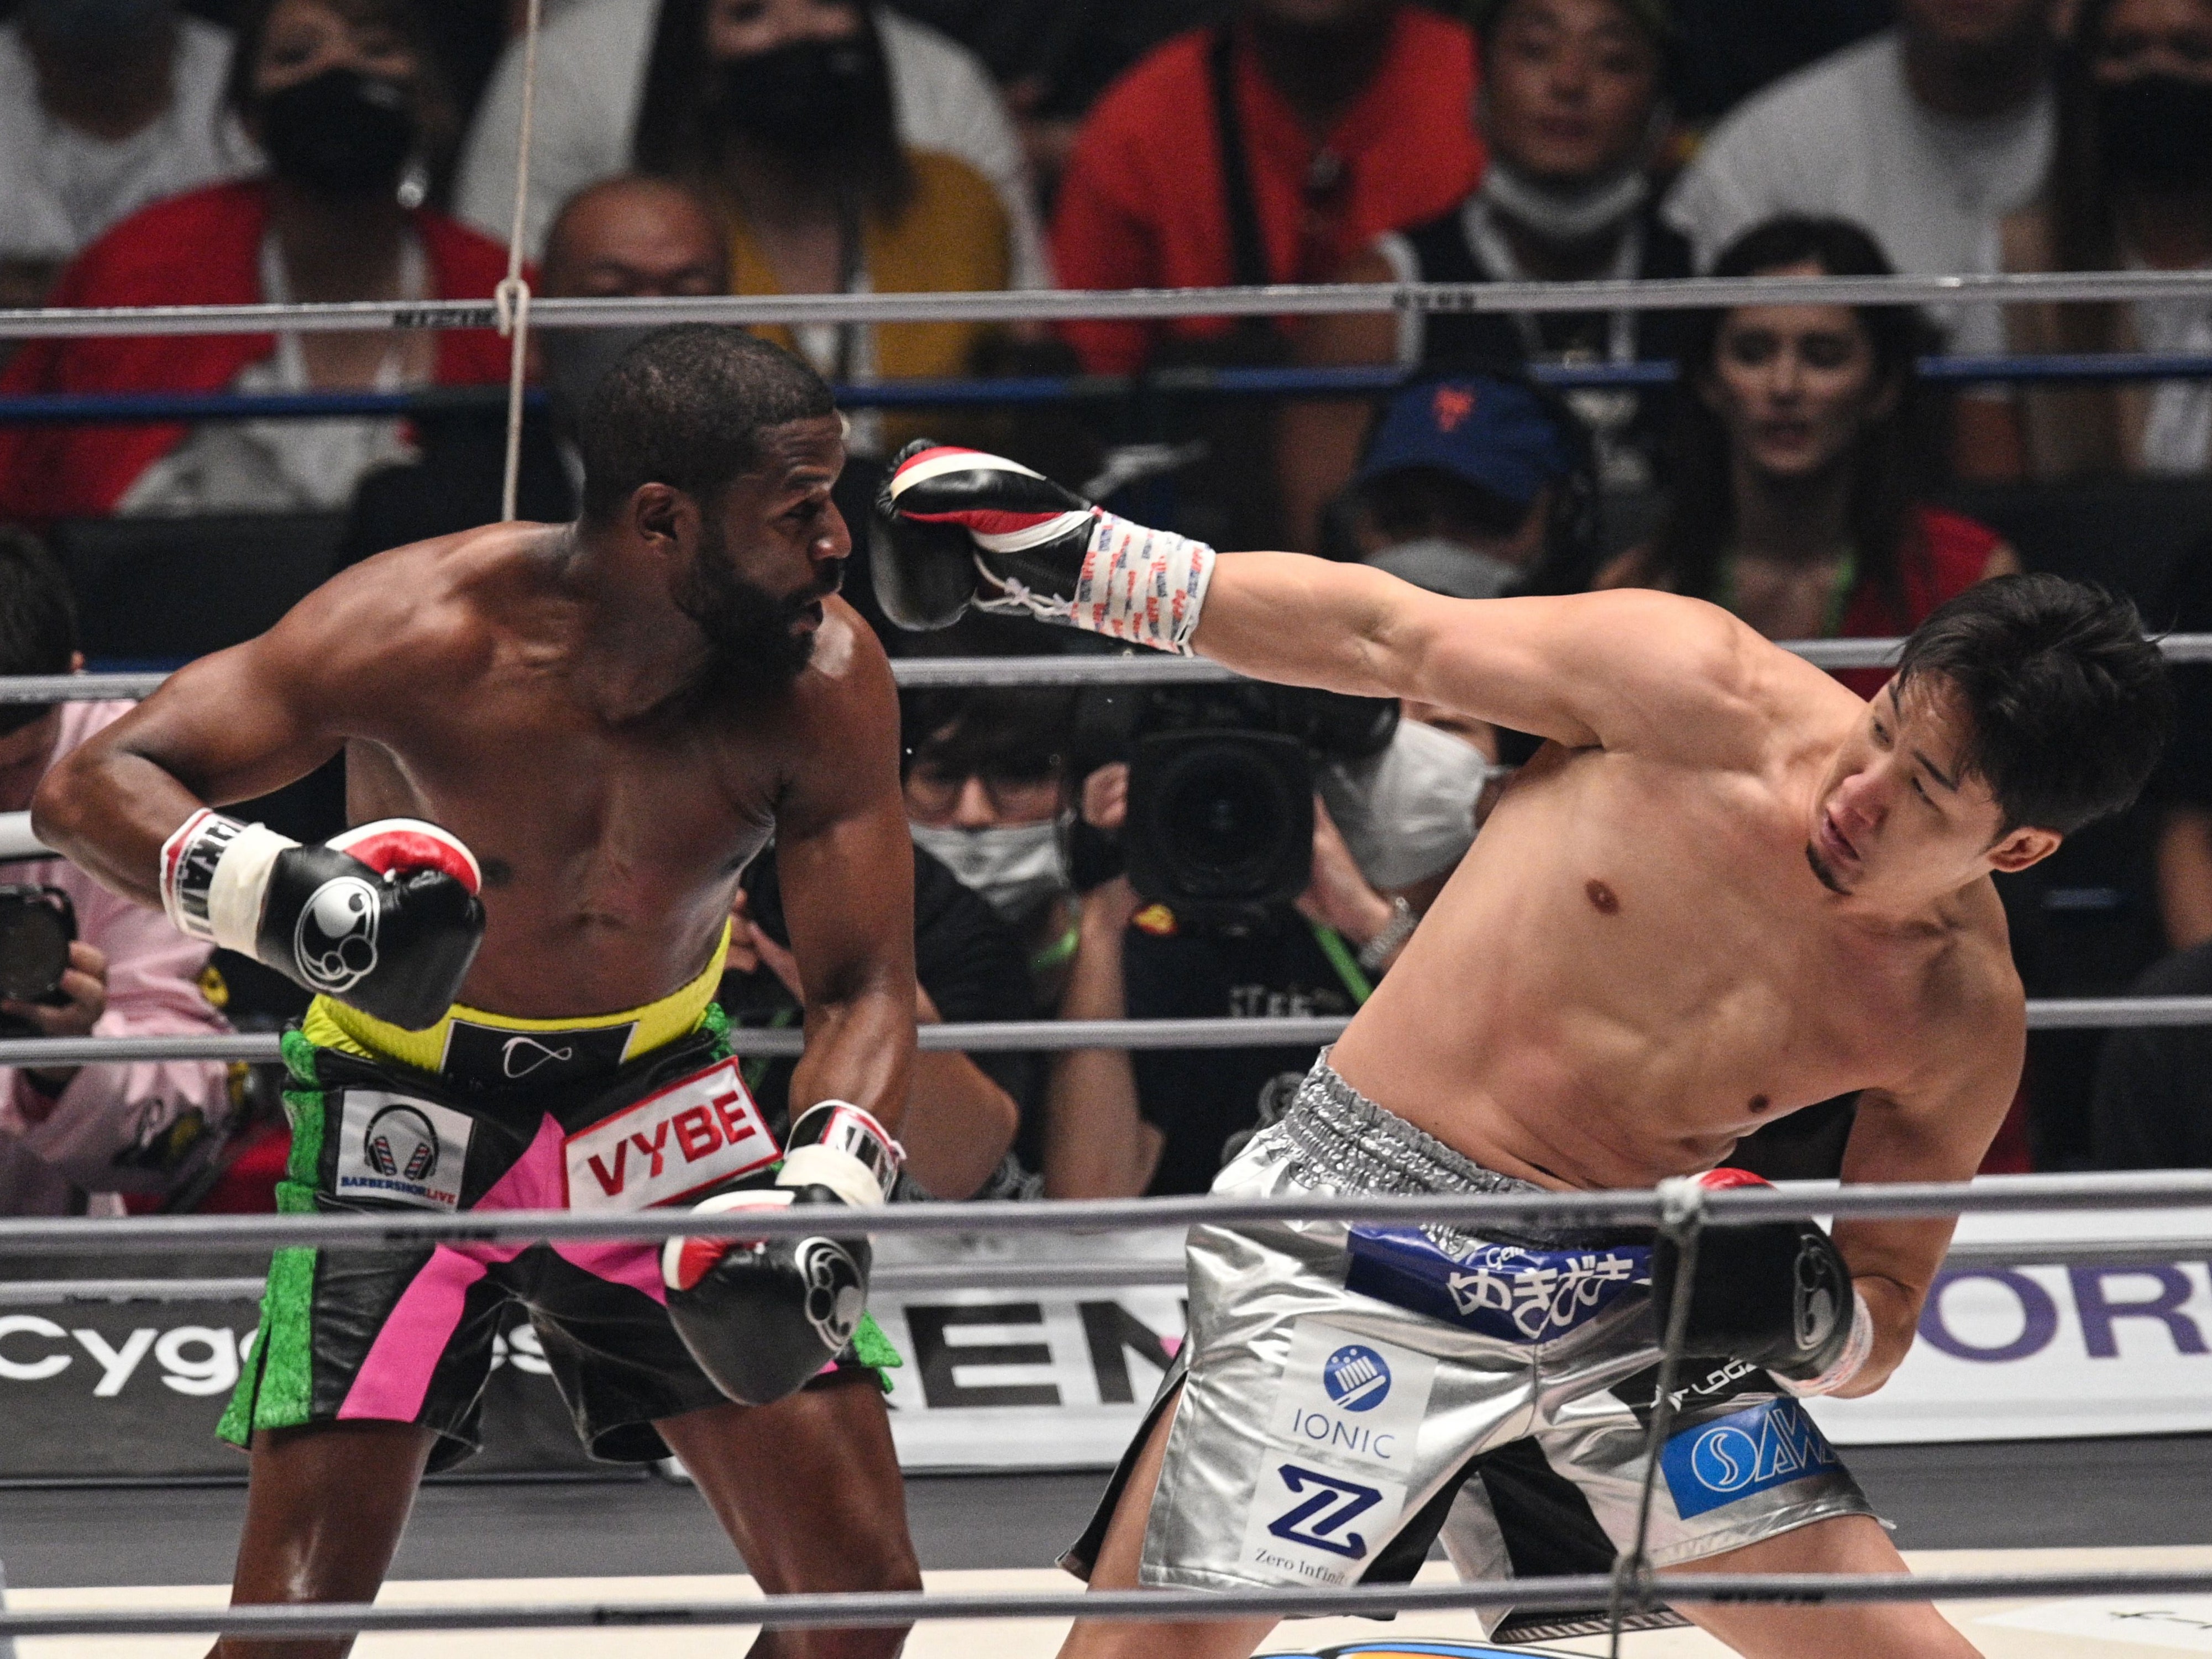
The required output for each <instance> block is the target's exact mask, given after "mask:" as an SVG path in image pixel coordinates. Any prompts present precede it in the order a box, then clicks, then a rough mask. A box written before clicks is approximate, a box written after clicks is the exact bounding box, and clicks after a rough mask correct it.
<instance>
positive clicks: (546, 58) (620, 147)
mask: <svg viewBox="0 0 2212 1659" xmlns="http://www.w3.org/2000/svg"><path fill="white" fill-rule="evenodd" d="M708 9H709V10H710V11H711V12H713V13H714V14H717V15H722V16H723V17H725V18H726V19H727V20H728V21H732V22H733V23H734V22H736V21H738V19H739V18H740V17H742V16H744V15H748V14H758V15H765V14H769V13H788V12H790V11H792V10H793V8H791V7H789V6H787V5H785V4H781V3H777V0H765V3H764V0H714V3H713V4H712V5H711V6H710V7H709V8H708ZM802 9H805V10H812V9H815V7H814V6H813V5H812V4H809V5H807V6H806V7H805V8H802ZM834 9H838V10H841V11H843V10H848V9H849V8H845V7H842V6H837V7H835V8H834ZM867 15H868V20H869V21H870V23H871V24H872V26H873V28H874V31H875V33H876V36H877V38H878V40H881V42H882V43H883V55H884V69H885V70H886V72H887V73H888V75H889V76H890V94H891V107H892V116H893V120H894V122H895V123H896V131H897V135H898V139H899V142H900V143H902V144H903V145H905V146H906V147H907V148H908V149H912V150H923V151H928V152H931V153H933V154H937V155H949V156H954V157H957V158H958V159H959V160H960V161H964V162H966V163H967V164H968V165H969V167H972V168H974V169H975V171H976V172H977V173H981V175H982V176H983V177H984V178H985V179H988V180H989V181H990V184H991V187H992V190H993V191H994V193H995V194H996V195H997V197H998V200H999V206H1000V210H1001V211H1002V212H1003V213H1004V215H1005V216H1006V225H1007V234H1008V238H1009V248H1010V258H1011V263H1012V281H1011V284H1010V285H1011V286H1012V287H1015V288H1049V287H1050V286H1051V285H1052V275H1051V270H1050V269H1049V267H1048V264H1046V261H1045V257H1044V248H1043V239H1042V234H1041V233H1040V231H1039V229H1038V227H1037V216H1036V202H1035V197H1034V195H1033V192H1032V189H1031V180H1030V173H1029V168H1028V166H1027V164H1026V162H1025V161H1024V155H1023V147H1022V142H1021V140H1020V138H1019V137H1018V136H1017V135H1016V132H1015V131H1014V127H1013V125H1012V122H1011V121H1010V120H1009V119H1008V118H1007V115H1006V107H1005V106H1004V105H1003V104H1002V103H1001V101H1000V97H999V93H998V90H997V88H995V87H994V86H993V85H992V82H991V76H990V73H989V71H988V70H986V69H985V68H984V66H983V65H982V64H981V63H979V62H977V61H976V59H975V56H974V55H973V54H972V53H970V52H969V51H967V50H966V49H965V48H964V47H963V46H960V45H958V44H957V42H955V41H954V40H951V39H950V38H948V37H947V36H946V35H945V34H942V33H939V32H938V31H937V30H936V29H933V28H930V27H926V26H925V25H924V24H923V23H921V22H917V21H915V20H914V19H913V18H912V17H909V16H907V15H903V14H902V12H900V11H898V10H895V9H892V8H890V7H889V6H884V5H878V6H872V7H870V8H869V9H868V14H867ZM664 21H665V19H664V16H663V12H662V9H661V7H660V6H659V5H658V4H656V3H653V0H569V3H568V4H565V5H563V6H562V7H560V8H559V9H557V10H556V9H553V8H552V7H550V6H549V7H548V8H547V9H546V18H545V25H544V33H543V34H542V36H541V38H540V40H539V41H538V84H537V89H536V93H535V95H534V96H533V98H532V106H531V125H532V143H531V150H530V181H529V203H528V206H527V210H526V232H525V236H524V240H525V242H526V245H527V246H529V247H530V248H531V250H532V252H538V251H539V250H541V249H542V248H543V247H544V238H545V235H546V233H547V230H548V228H549V227H550V225H551V224H552V222H553V219H554V216H555V215H556V213H558V212H559V211H560V208H561V204H562V203H563V202H565V201H567V200H568V198H569V197H572V196H574V194H575V193H576V192H577V191H580V190H581V189H583V188H584V186H585V185H588V184H591V183H592V181H594V180H595V179H605V178H606V177H608V176H609V175H611V174H613V173H624V172H629V171H631V170H633V169H635V168H636V167H640V166H641V165H643V158H642V155H641V151H640V150H639V149H638V141H639V139H640V137H641V131H640V115H641V107H642V106H644V104H645V103H646V101H647V94H646V86H647V64H648V60H649V59H651V58H652V57H653V52H654V50H655V48H654V41H655V40H656V38H657V37H658V36H659V33H660V31H661V28H662V26H663V23H664ZM697 39H698V28H697V17H696V5H695V7H694V17H693V22H692V24H691V25H690V26H687V27H684V28H683V29H679V31H678V40H679V41H680V42H681V43H682V44H684V46H686V47H687V48H688V47H689V46H690V44H691V43H694V42H696V40H697ZM522 65H523V52H522V43H521V42H520V40H517V41H515V42H513V44H512V45H511V46H509V47H508V48H507V53H506V55H505V56H504V57H502V58H501V59H500V62H499V67H498V69H497V70H495V72H494V74H493V76H492V79H491V84H490V85H489V88H486V90H485V93H484V97H483V103H482V104H480V105H479V106H477V115H476V119H475V120H474V121H473V122H472V123H471V126H470V129H469V141H468V148H467V153H466V154H465V156H464V157H463V160H462V164H461V172H460V179H459V187H458V189H457V190H456V191H455V201H456V204H457V206H456V210H457V211H458V212H459V214H460V216H461V217H462V218H464V219H465V220H467V221H468V222H470V223H471V224H475V225H480V226H482V227H483V229H484V231H485V233H486V234H489V235H493V236H498V237H504V236H506V234H507V227H508V225H509V224H510V222H512V221H513V216H514V175H515V161H516V145H517V142H518V140H519V138H520V130H521V118H522Z"/></svg>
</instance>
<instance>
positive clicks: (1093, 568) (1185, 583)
mask: <svg viewBox="0 0 2212 1659" xmlns="http://www.w3.org/2000/svg"><path fill="white" fill-rule="evenodd" d="M1217 557H1218V555H1217V554H1216V553H1215V552H1214V550H1212V548H1210V547H1208V546H1207V545H1206V544H1205V543H1204V542H1194V541H1193V540H1191V538H1189V537H1188V536H1178V535H1176V533H1175V532H1173V531H1172V530H1151V529H1147V528H1146V526H1143V525H1140V524H1133V523H1131V522H1130V521H1129V520H1127V519H1124V518H1120V517H1117V516H1116V515H1115V514H1114V513H1103V512H1102V513H1099V514H1098V523H1097V527H1096V528H1095V529H1094V530H1092V532H1091V550H1090V551H1089V552H1088V553H1087V554H1085V556H1084V560H1083V571H1082V574H1081V575H1080V576H1079V577H1078V578H1077V580H1076V585H1075V597H1074V599H1073V600H1071V601H1070V603H1069V615H1068V620H1069V621H1071V622H1073V623H1074V624H1075V625H1076V626H1077V627H1078V628H1083V629H1089V630H1090V631H1091V632H1092V633H1094V634H1104V635H1108V636H1109V638H1112V639H1117V640H1127V641H1129V642H1130V643H1131V644H1133V645H1148V646H1151V647H1152V648H1153V649H1154V650H1156V651H1172V652H1174V653H1176V655H1177V656H1182V657H1188V656H1189V655H1190V654H1191V649H1190V636H1191V635H1193V634H1194V633H1195V632H1196V631H1197V629H1198V613H1199V610H1200V607H1201V606H1202V605H1204V604H1205V603H1206V585H1207V584H1208V583H1209V582H1211V581H1212V580H1213V562H1214V560H1215V559H1216V558H1217Z"/></svg>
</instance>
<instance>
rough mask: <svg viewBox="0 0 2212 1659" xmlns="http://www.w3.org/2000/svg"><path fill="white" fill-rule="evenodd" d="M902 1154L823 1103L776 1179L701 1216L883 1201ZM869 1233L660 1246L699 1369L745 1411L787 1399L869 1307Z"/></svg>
mask: <svg viewBox="0 0 2212 1659" xmlns="http://www.w3.org/2000/svg"><path fill="white" fill-rule="evenodd" d="M904 1156H905V1154H904V1153H903V1152H902V1151H901V1150H900V1147H899V1144H898V1142H896V1140H894V1139H891V1137H890V1132H889V1131H887V1130H886V1129H885V1128H884V1126H883V1125H882V1124H880V1123H878V1122H877V1121H876V1120H875V1119H874V1118H873V1117H872V1116H871V1115H869V1114H868V1113H866V1112H865V1111H862V1110H861V1109H860V1108H859V1107H858V1106H854V1105H851V1104H849V1103H847V1102H844V1101H842V1100H825V1101H823V1102H822V1103H820V1104H818V1105H816V1106H812V1107H810V1108H809V1109H807V1110H805V1112H802V1113H801V1114H800V1115H799V1121H797V1122H795V1123H793V1125H792V1126H791V1135H790V1139H789V1141H788V1144H787V1148H786V1151H785V1153H784V1159H783V1165H782V1167H781V1169H780V1170H777V1171H776V1175H775V1185H774V1186H772V1187H763V1186H760V1185H757V1184H753V1185H746V1186H740V1187H738V1188H734V1189H732V1190H731V1191H728V1192H722V1193H717V1194H714V1196H712V1197H710V1198H708V1199H707V1200H703V1201H702V1203H701V1204H700V1205H699V1206H698V1208H697V1209H696V1211H695V1212H694V1213H695V1214H697V1215H701V1216H716V1217H731V1218H738V1219H739V1220H740V1221H741V1220H742V1218H743V1216H744V1212H747V1211H749V1210H753V1211H757V1210H761V1209H782V1208H785V1207H787V1206H790V1207H798V1206H814V1207H819V1208H821V1209H823V1212H824V1213H823V1218H822V1219H823V1225H824V1226H825V1227H831V1226H834V1225H836V1219H837V1218H836V1214H835V1212H836V1210H838V1209H840V1208H845V1207H860V1208H866V1207H870V1206H876V1205H879V1204H881V1203H882V1202H883V1201H884V1196H885V1195H886V1194H888V1193H889V1191H890V1187H891V1183H892V1182H894V1181H896V1179H897V1178H898V1171H899V1165H900V1164H901V1162H902V1160H903V1158H904ZM871 1261H872V1251H871V1250H870V1249H869V1247H868V1241H867V1239H866V1237H855V1238H832V1237H827V1236H826V1235H825V1236H823V1237H814V1236H811V1235H810V1236H808V1237H803V1238H771V1239H757V1238H756V1239H747V1238H744V1237H735V1238H732V1237H716V1238H702V1237H684V1238H671V1239H670V1240H669V1241H668V1243H666V1244H665V1245H664V1246H662V1247H661V1255H660V1276H661V1282H662V1283H663V1285H665V1286H666V1288H667V1292H668V1316H669V1321H670V1322H671V1324H673V1325H674V1326H675V1327H676V1334H677V1335H678V1336H679V1337H681V1338H682V1339H683V1340H684V1346H685V1347H687V1348H689V1349H690V1351H691V1357H692V1358H694V1359H696V1360H697V1361H698V1362H699V1368H700V1370H703V1371H705V1372H706V1373H707V1376H708V1378H709V1379H710V1380H711V1381H712V1382H713V1383H714V1386H715V1387H716V1388H718V1389H720V1390H721V1391H722V1392H723V1393H724V1394H726V1395H728V1396H729V1397H730V1398H731V1399H732V1400H734V1401H738V1403H739V1404H740V1405H745V1406H765V1405H767V1404H769V1402H771V1401H776V1400H781V1399H782V1398H783V1397H784V1395H787V1394H789V1393H791V1392H792V1391H793V1389H797V1388H799V1386H800V1385H801V1384H803V1383H805V1381H806V1379H807V1378H808V1377H810V1376H813V1375H815V1373H817V1371H819V1370H821V1369H822V1368H823V1366H824V1365H826V1364H829V1362H830V1361H831V1360H833V1359H835V1358H836V1357H837V1356H838V1355H839V1354H840V1353H842V1352H844V1350H845V1345H846V1344H847V1343H848V1342H850V1341H851V1340H853V1333H854V1331H855V1330H856V1329H858V1328H859V1327H860V1316H861V1315H862V1314H863V1313H864V1312H866V1310H867V1305H868V1269H869V1266H870V1264H871Z"/></svg>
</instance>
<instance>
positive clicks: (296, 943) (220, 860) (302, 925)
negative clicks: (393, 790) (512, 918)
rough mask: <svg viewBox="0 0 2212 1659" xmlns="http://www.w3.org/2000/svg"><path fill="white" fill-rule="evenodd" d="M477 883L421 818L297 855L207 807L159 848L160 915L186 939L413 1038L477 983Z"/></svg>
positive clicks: (298, 850)
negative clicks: (473, 968) (473, 979)
mask: <svg viewBox="0 0 2212 1659" xmlns="http://www.w3.org/2000/svg"><path fill="white" fill-rule="evenodd" d="M482 885H483V877H482V874H481V872H479V871H478V870H477V861H476V857H475V855H474V854H471V852H470V851H469V849H468V848H466V847H465V846H463V845H462V844H461V842H460V841H459V839H458V838H457V837H455V836H453V835H451V834H449V833H448V832H447V831H446V830H444V829H440V828H439V827H438V826H437V825H436V824H435V823H423V822H422V820H421V819H419V818H380V819H378V820H377V821H376V822H375V823H364V824H362V825H361V826H360V827H359V828H358V829H349V830H347V831H346V832H345V833H344V834H343V835H342V836H332V837H331V839H330V840H329V841H327V842H324V843H322V844H321V845H319V846H315V847H302V846H301V844H300V843H299V842H295V841H294V840H292V839H291V838H290V837H289V836H280V835H278V834H277V833H276V831H275V830H273V829H269V828H267V827H266V826H265V825H263V824H258V823H240V822H239V820H237V819H236V818H227V817H223V816H222V814H221V813H220V812H216V811H210V810H208V809H207V808H204V807H203V808H202V809H201V810H200V811H197V812H195V813H194V814H192V816H191V817H189V818H186V819H185V822H184V823H182V824H181V825H179V828H178V829H177V832H176V833H175V834H174V835H173V836H170V837H169V839H168V840H167V842H164V843H163V844H162V848H161V908H163V909H164V910H165V911H167V913H168V917H169V920H170V921H171V922H172V923H173V924H174V925H175V927H176V928H177V930H178V931H179V933H185V934H187V935H189V936H190V937H191V938H193V939H206V940H208V941H209V942H210V944H214V945H221V946H222V947H223V948H224V949H226V950H231V951H239V952H240V953H241V954H243V955H246V956H249V957H252V958H253V959H254V960H255V961H256V962H258V963H263V964H264V965H266V966H268V967H270V968H274V969H276V971H277V972H278V973H280V974H282V975H284V976H285V977H286V978H287V979H289V980H290V981H292V982H293V983H294V984H295V985H298V986H301V987H303V988H304V989H307V990H309V991H314V992H319V993H320V994H323V995H325V996H329V997H335V998H337V1000H339V1001H341V1002H343V1003H346V1004H347V1005H349V1006H352V1007H356V1008H358V1009H360V1010H361V1011H362V1012H363V1013H365V1014H368V1015H372V1016H374V1018H378V1019H380V1020H384V1021H386V1022H387V1023H389V1024H393V1025H398V1026H400V1027H402V1028H404V1029H405V1030H410V1031H419V1030H422V1029H423V1028H424V1027H426V1026H430V1025H435V1024H437V1023H438V1021H439V1020H440V1019H441V1018H443V1017H444V1014H445V1012H446V1010H447V1009H448V1008H450V1007H451V1006H453V998H454V997H455V995H457V994H459V991H460V988H461V981H463V980H464V979H465V978H466V977H467V976H468V971H469V965H470V964H471V963H473V962H474V961H475V960H476V955H477V946H478V945H482V944H483V930H484V913H483V904H482V903H481V902H479V901H478V900H477V890H478V889H479V888H480V887H481V886H482Z"/></svg>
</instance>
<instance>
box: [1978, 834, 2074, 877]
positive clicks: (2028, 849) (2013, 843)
mask: <svg viewBox="0 0 2212 1659" xmlns="http://www.w3.org/2000/svg"><path fill="white" fill-rule="evenodd" d="M2065 839H2066V837H2065V836H2062V835H2060V834H2059V833H2058V832H2057V830H2056V829H2008V830H2007V831H2006V832H2005V833H2004V834H2003V835H2002V836H1999V837H1997V843H1996V846H1994V847H1992V848H1990V850H1989V854H1988V856H1989V860H1990V868H1991V869H1993V870H2001V871H2002V872H2004V873H2005V874H2006V875H2008V876H2009V875H2015V874H2017V873H2019V872H2021V871H2022V870H2025V869H2027V866H2030V865H2031V864H2040V863H2042V862H2043V860H2045V859H2047V858H2049V857H2050V856H2051V854H2053V853H2055V852H2057V850H2058V847H2059V843H2060V842H2063V841H2064V840H2065Z"/></svg>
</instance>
